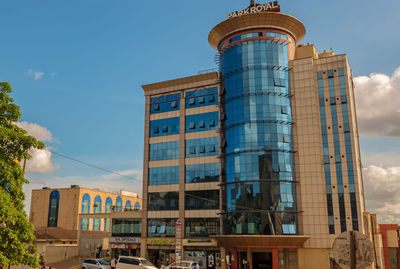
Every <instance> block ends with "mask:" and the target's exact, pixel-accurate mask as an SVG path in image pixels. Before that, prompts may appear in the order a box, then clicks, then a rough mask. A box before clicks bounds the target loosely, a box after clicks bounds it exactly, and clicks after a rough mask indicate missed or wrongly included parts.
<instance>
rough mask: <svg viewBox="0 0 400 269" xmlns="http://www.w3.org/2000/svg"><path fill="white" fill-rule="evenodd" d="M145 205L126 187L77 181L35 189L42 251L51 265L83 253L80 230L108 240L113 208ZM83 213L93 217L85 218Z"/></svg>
mask: <svg viewBox="0 0 400 269" xmlns="http://www.w3.org/2000/svg"><path fill="white" fill-rule="evenodd" d="M141 207H142V199H141V198H139V197H138V195H137V194H136V193H131V192H126V191H121V193H120V194H115V193H109V192H103V191H99V190H92V189H86V188H80V187H79V186H77V185H72V186H71V187H70V188H57V189H50V188H43V189H39V190H33V191H32V200H31V210H30V222H31V223H32V224H33V225H34V226H35V236H36V246H37V247H38V250H39V254H40V255H41V256H42V257H43V259H44V261H45V262H47V263H48V264H50V265H54V264H57V263H58V262H64V261H65V260H70V259H73V258H74V257H76V256H78V253H79V246H78V245H79V242H78V241H79V240H78V237H79V233H84V235H85V236H89V237H90V238H94V239H96V240H94V239H93V240H92V241H93V242H98V244H101V243H102V242H108V237H109V236H110V235H111V212H124V211H134V210H137V211H139V210H140V209H141ZM80 214H87V215H88V216H92V217H88V218H83V219H82V218H80V217H79V215H80ZM96 215H100V216H101V217H100V218H99V217H96ZM103 216H105V217H103ZM79 230H80V231H82V232H80V231H79ZM103 245H104V249H107V248H108V244H103Z"/></svg>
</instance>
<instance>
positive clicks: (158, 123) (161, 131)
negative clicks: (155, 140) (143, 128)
mask: <svg viewBox="0 0 400 269" xmlns="http://www.w3.org/2000/svg"><path fill="white" fill-rule="evenodd" d="M179 120H180V119H179V118H178V117H177V118H167V119H162V120H152V121H150V137H157V136H164V135H174V134H179Z"/></svg>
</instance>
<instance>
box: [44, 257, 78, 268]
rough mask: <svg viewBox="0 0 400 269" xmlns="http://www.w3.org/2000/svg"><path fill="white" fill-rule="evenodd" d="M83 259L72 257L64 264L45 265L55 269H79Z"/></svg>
mask: <svg viewBox="0 0 400 269" xmlns="http://www.w3.org/2000/svg"><path fill="white" fill-rule="evenodd" d="M83 260H84V258H83V257H73V258H71V259H68V260H66V261H64V262H59V263H49V264H46V265H47V266H49V267H50V266H51V267H54V268H56V269H71V268H80V265H81V264H82V262H83Z"/></svg>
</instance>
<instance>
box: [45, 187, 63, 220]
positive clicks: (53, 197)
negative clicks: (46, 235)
mask: <svg viewBox="0 0 400 269" xmlns="http://www.w3.org/2000/svg"><path fill="white" fill-rule="evenodd" d="M59 204H60V193H59V192H58V191H57V190H55V191H52V192H51V193H50V200H49V215H48V217H47V226H48V227H57V222H58V205H59Z"/></svg>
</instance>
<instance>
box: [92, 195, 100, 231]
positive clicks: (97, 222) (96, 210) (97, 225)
mask: <svg viewBox="0 0 400 269" xmlns="http://www.w3.org/2000/svg"><path fill="white" fill-rule="evenodd" d="M93 213H95V214H99V213H101V197H100V196H98V195H97V196H96V198H94V205H93ZM100 226H101V220H100V219H94V220H93V231H100Z"/></svg>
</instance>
